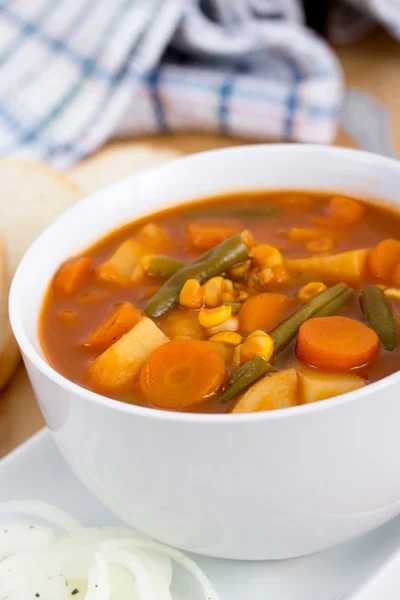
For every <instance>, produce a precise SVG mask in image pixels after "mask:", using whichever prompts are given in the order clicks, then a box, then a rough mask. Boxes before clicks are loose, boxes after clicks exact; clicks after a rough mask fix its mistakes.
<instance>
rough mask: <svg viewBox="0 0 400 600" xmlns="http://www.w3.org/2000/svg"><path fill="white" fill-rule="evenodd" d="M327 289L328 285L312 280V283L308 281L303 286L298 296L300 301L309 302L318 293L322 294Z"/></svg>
mask: <svg viewBox="0 0 400 600" xmlns="http://www.w3.org/2000/svg"><path fill="white" fill-rule="evenodd" d="M324 290H326V285H325V284H324V283H322V282H321V281H310V283H306V285H303V287H302V288H300V289H299V291H298V292H297V294H296V296H297V299H298V300H300V302H308V301H309V300H311V298H314V296H317V294H320V293H321V292H323V291H324Z"/></svg>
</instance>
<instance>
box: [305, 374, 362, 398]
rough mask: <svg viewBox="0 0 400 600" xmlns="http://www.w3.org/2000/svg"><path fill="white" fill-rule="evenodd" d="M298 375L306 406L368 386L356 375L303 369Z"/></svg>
mask: <svg viewBox="0 0 400 600" xmlns="http://www.w3.org/2000/svg"><path fill="white" fill-rule="evenodd" d="M298 374H299V386H300V397H301V400H302V402H304V403H305V404H308V403H309V402H317V401H318V400H326V398H332V397H333V396H340V395H341V394H346V393H347V392H352V391H353V390H357V389H358V388H361V387H364V386H365V385H366V384H365V381H364V380H363V379H362V378H361V377H359V376H358V375H355V374H354V373H325V372H322V371H317V370H316V369H310V368H308V367H301V369H299V371H298Z"/></svg>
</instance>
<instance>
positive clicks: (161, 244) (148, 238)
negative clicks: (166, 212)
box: [136, 222, 171, 252]
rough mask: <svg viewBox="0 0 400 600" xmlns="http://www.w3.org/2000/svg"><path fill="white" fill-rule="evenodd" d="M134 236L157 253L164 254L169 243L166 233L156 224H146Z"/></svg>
mask: <svg viewBox="0 0 400 600" xmlns="http://www.w3.org/2000/svg"><path fill="white" fill-rule="evenodd" d="M136 235H137V239H138V240H139V242H142V243H143V244H144V245H145V246H146V247H148V248H151V249H152V250H155V251H157V252H164V251H165V250H167V249H168V247H169V245H170V243H171V239H170V236H169V234H168V232H167V231H166V230H165V229H164V227H162V225H159V224H158V223H153V222H151V223H146V225H144V226H143V227H141V229H139V231H138V232H137V234H136Z"/></svg>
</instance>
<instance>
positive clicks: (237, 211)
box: [184, 206, 279, 219]
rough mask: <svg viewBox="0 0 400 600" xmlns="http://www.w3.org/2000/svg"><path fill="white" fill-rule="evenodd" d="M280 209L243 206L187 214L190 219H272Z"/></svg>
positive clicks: (193, 211)
mask: <svg viewBox="0 0 400 600" xmlns="http://www.w3.org/2000/svg"><path fill="white" fill-rule="evenodd" d="M278 211H279V209H278V208H277V207H276V206H269V207H266V208H262V207H259V206H243V207H238V208H235V207H234V206H227V207H226V208H223V207H217V208H214V209H207V208H206V207H205V208H204V209H202V210H189V211H188V212H186V213H185V215H184V216H185V217H187V218H188V219H210V218H213V217H239V218H240V217H242V218H246V217H250V218H251V217H254V218H258V219H259V218H261V219H271V218H272V217H274V216H275V215H276V214H277V213H278Z"/></svg>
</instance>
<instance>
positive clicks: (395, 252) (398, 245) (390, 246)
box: [368, 238, 400, 283]
mask: <svg viewBox="0 0 400 600" xmlns="http://www.w3.org/2000/svg"><path fill="white" fill-rule="evenodd" d="M398 263H400V241H399V240H393V239H391V238H390V239H388V240H383V241H382V242H380V243H379V244H377V245H376V246H375V248H373V249H372V250H371V252H370V254H369V258H368V265H369V268H370V270H371V273H372V274H373V275H375V277H377V278H378V279H380V280H381V281H383V282H385V283H390V282H391V281H392V277H394V275H395V269H396V267H397V264H398Z"/></svg>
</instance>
